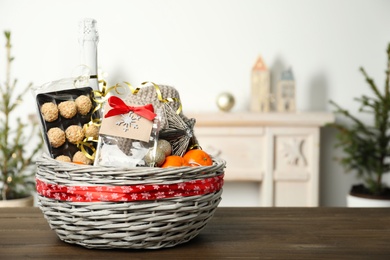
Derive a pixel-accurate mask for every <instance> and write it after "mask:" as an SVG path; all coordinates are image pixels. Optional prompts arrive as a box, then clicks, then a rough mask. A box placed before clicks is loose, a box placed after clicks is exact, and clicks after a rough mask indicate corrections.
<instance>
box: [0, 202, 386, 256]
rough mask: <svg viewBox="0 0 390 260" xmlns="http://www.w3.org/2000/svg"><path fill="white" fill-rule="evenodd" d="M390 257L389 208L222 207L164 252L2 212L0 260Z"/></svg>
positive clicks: (23, 211) (31, 212)
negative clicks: (123, 246)
mask: <svg viewBox="0 0 390 260" xmlns="http://www.w3.org/2000/svg"><path fill="white" fill-rule="evenodd" d="M344 258H345V259H371V260H376V259H390V209H368V208H365V209H359V208H354V209H351V208H218V209H217V212H216V213H215V215H214V217H213V219H212V220H211V221H210V222H209V223H208V225H207V226H206V228H205V229H204V230H203V231H202V232H201V233H200V234H199V235H198V236H197V237H195V238H194V239H193V240H191V241H189V242H187V243H185V244H182V245H178V246H176V247H173V248H167V249H158V250H111V249H110V250H97V249H86V248H84V247H81V246H77V245H71V244H67V243H65V242H62V241H61V240H59V238H58V237H57V235H56V234H55V232H54V231H52V230H51V229H50V228H49V225H48V224H47V222H46V220H45V219H44V217H43V214H42V213H41V211H40V210H39V209H38V208H1V209H0V259H12V260H13V259H110V260H111V259H344Z"/></svg>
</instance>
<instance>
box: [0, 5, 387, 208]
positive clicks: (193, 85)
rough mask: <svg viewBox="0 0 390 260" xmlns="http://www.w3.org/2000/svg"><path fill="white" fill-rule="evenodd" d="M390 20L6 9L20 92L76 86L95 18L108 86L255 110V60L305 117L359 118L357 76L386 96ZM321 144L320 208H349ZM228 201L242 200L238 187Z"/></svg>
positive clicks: (356, 8)
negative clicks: (280, 74)
mask: <svg viewBox="0 0 390 260" xmlns="http://www.w3.org/2000/svg"><path fill="white" fill-rule="evenodd" d="M389 11H390V1H386V0H341V1H340V0H326V1H325V0H321V1H320V0H294V1H288V0H285V1H283V0H272V1H271V0H268V1H267V0H257V1H256V0H225V1H222V0H221V1H217V0H196V1H195V0H191V1H190V0H164V1H161V0H143V1H141V0H140V1H129V0H109V1H108V0H94V1H90V0H84V1H76V0H66V1H65V0H57V1H49V0H34V1H27V0H0V31H4V30H11V31H12V34H13V46H14V49H13V53H14V56H15V57H16V60H15V63H14V70H13V75H14V76H16V77H17V78H18V79H19V82H20V84H21V85H23V84H25V83H27V82H29V81H32V82H34V83H35V84H36V85H39V84H43V83H45V82H48V81H51V80H56V79H60V78H63V77H68V76H71V75H72V71H73V70H74V68H75V67H76V66H77V65H78V64H79V49H78V41H77V37H78V21H79V20H80V19H82V18H84V17H92V18H95V19H96V20H97V21H98V30H99V33H100V42H99V65H100V67H101V68H102V69H103V70H104V71H105V72H107V73H108V82H109V83H111V84H114V83H116V82H119V81H124V80H126V81H130V82H131V83H132V84H134V85H138V84H140V83H141V82H143V81H153V82H156V83H164V84H169V85H173V86H175V87H176V88H177V89H178V90H179V91H180V93H181V99H182V102H183V104H184V112H185V111H194V112H195V111H216V110H217V107H216V105H215V98H216V96H217V95H218V94H219V93H220V92H222V91H230V92H232V93H234V96H235V97H236V100H237V104H236V106H235V107H234V110H233V112H234V111H244V110H247V109H248V100H249V94H250V82H249V80H250V71H251V67H252V65H253V64H254V62H255V60H256V58H257V56H258V55H262V56H263V58H264V60H265V62H266V63H267V64H268V65H269V66H270V68H271V69H273V70H274V71H278V70H280V69H282V68H287V67H288V66H291V67H292V68H293V71H294V74H295V77H296V84H297V109H298V110H299V111H315V110H316V111H319V110H321V111H331V107H330V106H329V105H328V100H329V99H333V100H335V101H337V102H339V103H340V104H343V105H344V106H345V107H347V108H350V109H353V110H354V109H356V107H357V106H356V104H355V102H354V101H353V99H352V97H355V96H357V95H361V94H363V93H369V90H368V87H367V85H366V84H365V82H364V80H363V77H362V76H361V74H360V73H359V71H358V68H359V66H362V65H363V66H364V67H365V68H366V69H367V71H368V72H369V74H370V75H371V76H373V77H374V78H375V79H376V81H377V82H378V84H379V85H380V86H383V82H384V70H385V65H386V56H385V49H386V47H387V44H388V43H389V42H390V32H389V28H390V15H389ZM0 46H1V47H2V46H4V37H0ZM0 51H1V52H0V55H1V56H0V76H1V78H0V80H1V81H3V80H4V73H3V71H4V63H5V60H4V53H3V49H1V50H0ZM26 101H27V102H26V104H25V107H26V108H28V107H29V106H31V105H33V99H32V98H31V97H28V100H26ZM321 133H322V137H321V141H322V147H321V165H320V166H321V205H323V206H343V205H345V201H344V196H345V193H346V192H347V190H348V189H349V187H350V185H351V183H352V182H354V181H355V180H354V176H353V175H351V174H348V175H346V174H343V170H342V168H341V167H340V166H339V165H338V164H337V163H336V162H334V160H333V157H334V156H335V154H337V153H339V151H336V150H335V149H334V148H333V143H334V131H332V130H330V129H324V130H323V131H322V132H321ZM239 190H242V187H241V186H240V187H239ZM226 192H228V193H229V194H227V195H226V198H228V199H227V200H229V199H233V200H234V197H235V196H234V192H235V191H234V187H231V185H229V187H228V189H227V191H226ZM252 192H255V191H252ZM232 203H233V202H232ZM234 203H237V201H235V202H234ZM249 204H250V202H249Z"/></svg>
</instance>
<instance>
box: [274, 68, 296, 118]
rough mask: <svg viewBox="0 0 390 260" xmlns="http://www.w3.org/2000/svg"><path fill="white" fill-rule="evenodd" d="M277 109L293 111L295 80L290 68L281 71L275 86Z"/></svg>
mask: <svg viewBox="0 0 390 260" xmlns="http://www.w3.org/2000/svg"><path fill="white" fill-rule="evenodd" d="M276 98H277V111H279V112H294V111H295V82H294V76H293V73H292V70H291V68H290V69H288V70H285V71H283V72H282V74H281V77H280V80H279V82H278V86H277V96H276Z"/></svg>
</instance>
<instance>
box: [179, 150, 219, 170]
mask: <svg viewBox="0 0 390 260" xmlns="http://www.w3.org/2000/svg"><path fill="white" fill-rule="evenodd" d="M183 158H184V159H185V160H186V161H187V162H188V163H189V164H190V165H191V166H210V165H212V164H213V160H212V159H211V157H210V155H209V154H208V153H206V152H205V151H203V150H201V149H193V150H189V151H188V152H186V153H185V154H184V156H183Z"/></svg>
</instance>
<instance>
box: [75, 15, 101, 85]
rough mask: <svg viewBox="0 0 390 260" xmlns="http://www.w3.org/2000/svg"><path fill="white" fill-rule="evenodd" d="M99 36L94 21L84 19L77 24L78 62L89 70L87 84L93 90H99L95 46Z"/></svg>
mask: <svg viewBox="0 0 390 260" xmlns="http://www.w3.org/2000/svg"><path fill="white" fill-rule="evenodd" d="M98 42H99V34H98V31H97V27H96V20H94V19H91V18H85V19H83V20H82V21H80V23H79V45H80V59H81V60H80V62H81V65H85V66H86V67H87V69H88V70H89V75H90V80H89V84H90V87H91V88H92V89H93V90H99V82H98V77H97V75H98V65H97V45H98Z"/></svg>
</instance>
